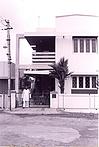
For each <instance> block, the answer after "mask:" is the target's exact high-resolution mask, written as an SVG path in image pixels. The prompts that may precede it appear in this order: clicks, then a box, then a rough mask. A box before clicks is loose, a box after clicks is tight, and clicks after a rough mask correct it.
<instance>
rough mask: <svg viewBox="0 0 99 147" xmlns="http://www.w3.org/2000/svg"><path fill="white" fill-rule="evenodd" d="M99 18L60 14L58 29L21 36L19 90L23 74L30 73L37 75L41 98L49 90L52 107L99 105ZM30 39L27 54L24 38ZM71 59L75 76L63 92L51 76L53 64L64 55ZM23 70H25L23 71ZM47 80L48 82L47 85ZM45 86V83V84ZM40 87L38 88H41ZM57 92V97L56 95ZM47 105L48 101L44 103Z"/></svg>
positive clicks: (17, 52)
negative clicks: (97, 83)
mask: <svg viewBox="0 0 99 147" xmlns="http://www.w3.org/2000/svg"><path fill="white" fill-rule="evenodd" d="M98 25H99V17H97V16H92V15H79V14H75V15H65V16H57V17H56V28H55V29H50V30H43V29H42V30H41V29H38V30H37V31H36V32H34V33H25V34H20V35H17V42H16V43H17V44H16V47H17V48H16V92H17V93H19V86H18V85H19V77H20V75H21V73H22V74H27V75H30V76H33V77H36V79H37V81H39V82H38V85H39V88H37V89H38V91H39V92H38V93H40V94H39V96H40V98H43V99H46V98H45V97H46V96H48V95H46V96H45V97H43V95H44V94H45V93H46V92H45V91H47V92H48V93H50V92H51V91H56V94H54V93H51V94H50V96H49V98H48V99H47V100H48V101H49V102H48V103H47V104H48V105H49V107H52V108H95V109H97V108H98V107H99V100H98V99H99V97H98V88H97V86H96V82H97V80H98V76H99V63H98V58H99V49H98V46H99V32H98ZM21 39H26V40H27V44H28V45H27V46H29V47H28V49H27V51H26V52H27V53H24V50H26V49H24V48H22V47H21V44H20V40H21ZM62 57H65V59H68V67H69V71H70V72H73V73H72V75H71V77H70V78H68V79H67V80H66V81H65V93H64V94H63V95H62V94H60V89H59V86H58V81H57V80H56V79H55V81H54V80H52V79H50V77H49V70H50V69H51V67H50V66H49V65H50V64H53V63H55V62H56V63H57V62H58V61H59V60H60V58H62ZM21 71H22V72H21ZM46 83H47V84H46ZM44 85H45V86H44ZM37 89H36V90H37ZM55 95H56V96H55ZM18 99H20V98H19V96H18ZM44 105H45V104H44Z"/></svg>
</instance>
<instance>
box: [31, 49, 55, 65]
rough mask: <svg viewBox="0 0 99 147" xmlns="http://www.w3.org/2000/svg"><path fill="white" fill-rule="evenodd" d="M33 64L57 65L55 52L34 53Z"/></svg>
mask: <svg viewBox="0 0 99 147" xmlns="http://www.w3.org/2000/svg"><path fill="white" fill-rule="evenodd" d="M32 63H37V64H52V63H55V52H33V53H32Z"/></svg>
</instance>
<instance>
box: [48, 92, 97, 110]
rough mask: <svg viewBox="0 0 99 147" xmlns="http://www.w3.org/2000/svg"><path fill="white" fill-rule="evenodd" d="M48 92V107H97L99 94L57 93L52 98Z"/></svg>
mask: <svg viewBox="0 0 99 147" xmlns="http://www.w3.org/2000/svg"><path fill="white" fill-rule="evenodd" d="M53 94H55V93H50V108H69V109H70V108H74V109H75V108H77V109H78V108H79V109H98V108H99V95H93V94H90V95H89V94H88V95H87V94H85V95H80V94H79V95H77V94H71V95H68V94H58V93H56V98H53V96H52V95H53Z"/></svg>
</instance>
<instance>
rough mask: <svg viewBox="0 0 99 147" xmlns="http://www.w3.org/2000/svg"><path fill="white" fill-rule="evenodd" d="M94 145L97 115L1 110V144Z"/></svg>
mask: <svg viewBox="0 0 99 147" xmlns="http://www.w3.org/2000/svg"><path fill="white" fill-rule="evenodd" d="M8 145H16V146H27V145H29V146H35V147H38V146H39V147H54V146H55V147H58V146H62V147H72V146H73V147H97V146H98V119H97V114H95V115H93V114H80V113H64V114H49V115H46V114H43V113H41V114H40V113H39V114H33V113H28V114H26V113H24V114H23V113H22V114H20V113H13V112H11V113H9V112H2V111H1V112H0V146H8Z"/></svg>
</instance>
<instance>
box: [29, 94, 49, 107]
mask: <svg viewBox="0 0 99 147" xmlns="http://www.w3.org/2000/svg"><path fill="white" fill-rule="evenodd" d="M49 106H50V94H49V92H45V93H44V94H43V95H41V94H40V93H36V94H34V95H32V97H31V98H30V107H49Z"/></svg>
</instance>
